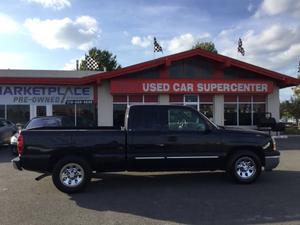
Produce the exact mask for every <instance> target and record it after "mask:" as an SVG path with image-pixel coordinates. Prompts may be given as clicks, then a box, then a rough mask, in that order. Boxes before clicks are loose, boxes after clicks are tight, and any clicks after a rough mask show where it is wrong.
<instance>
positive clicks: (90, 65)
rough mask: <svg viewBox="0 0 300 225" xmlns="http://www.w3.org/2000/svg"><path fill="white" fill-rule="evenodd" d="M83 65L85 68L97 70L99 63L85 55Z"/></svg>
mask: <svg viewBox="0 0 300 225" xmlns="http://www.w3.org/2000/svg"><path fill="white" fill-rule="evenodd" d="M85 65H86V68H87V70H98V69H99V65H98V63H97V62H96V61H95V60H94V59H93V58H92V57H90V56H88V55H85Z"/></svg>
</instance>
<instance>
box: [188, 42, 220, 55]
mask: <svg viewBox="0 0 300 225" xmlns="http://www.w3.org/2000/svg"><path fill="white" fill-rule="evenodd" d="M196 48H201V49H203V50H206V51H209V52H213V53H218V51H217V49H216V47H215V44H214V43H213V42H211V41H210V42H200V41H197V42H196V43H195V44H194V45H193V47H192V49H196Z"/></svg>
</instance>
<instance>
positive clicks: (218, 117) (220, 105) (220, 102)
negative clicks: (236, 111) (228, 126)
mask: <svg viewBox="0 0 300 225" xmlns="http://www.w3.org/2000/svg"><path fill="white" fill-rule="evenodd" d="M213 109H214V114H213V120H214V123H215V124H217V125H220V126H224V95H215V96H214V107H213Z"/></svg>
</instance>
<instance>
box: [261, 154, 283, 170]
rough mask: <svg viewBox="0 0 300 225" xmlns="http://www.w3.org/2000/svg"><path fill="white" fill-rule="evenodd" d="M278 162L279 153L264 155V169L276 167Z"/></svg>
mask: <svg viewBox="0 0 300 225" xmlns="http://www.w3.org/2000/svg"><path fill="white" fill-rule="evenodd" d="M279 162H280V157H279V155H276V156H266V157H265V171H271V170H272V169H274V168H276V167H277V166H278V164H279Z"/></svg>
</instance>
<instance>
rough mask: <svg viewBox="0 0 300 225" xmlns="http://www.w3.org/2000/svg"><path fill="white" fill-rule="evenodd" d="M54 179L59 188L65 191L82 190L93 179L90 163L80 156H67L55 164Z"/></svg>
mask: <svg viewBox="0 0 300 225" xmlns="http://www.w3.org/2000/svg"><path fill="white" fill-rule="evenodd" d="M52 180H53V183H54V185H55V186H56V188H57V189H59V190H60V191H62V192H65V193H68V194H70V193H75V192H80V191H82V190H83V189H84V188H85V187H86V186H87V184H89V182H90V180H91V167H90V165H89V163H88V162H87V161H86V160H85V159H82V158H80V157H78V156H67V157H64V158H62V159H61V160H59V161H58V162H57V163H56V165H55V166H54V169H53V173H52Z"/></svg>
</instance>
